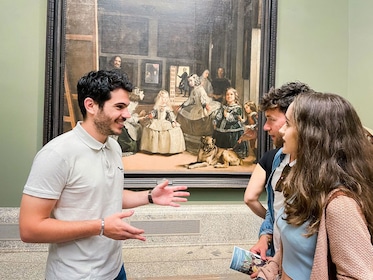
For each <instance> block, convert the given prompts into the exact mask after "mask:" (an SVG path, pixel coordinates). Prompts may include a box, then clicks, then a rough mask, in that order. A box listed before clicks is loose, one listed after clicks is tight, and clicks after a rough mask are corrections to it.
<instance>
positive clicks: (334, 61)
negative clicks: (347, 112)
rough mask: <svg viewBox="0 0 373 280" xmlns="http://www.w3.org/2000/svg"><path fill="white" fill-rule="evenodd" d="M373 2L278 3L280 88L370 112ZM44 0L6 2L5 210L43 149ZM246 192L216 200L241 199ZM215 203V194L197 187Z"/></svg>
mask: <svg viewBox="0 0 373 280" xmlns="http://www.w3.org/2000/svg"><path fill="white" fill-rule="evenodd" d="M372 9H373V2H372V1H367V0H328V1H325V0H312V1H310V0H279V12H278V20H279V21H278V47H277V73H276V75H277V81H276V84H277V85H281V84H282V83H285V82H288V81H292V80H301V81H304V82H307V83H308V84H309V85H310V86H312V87H313V88H315V89H316V90H319V91H329V92H335V93H339V94H341V95H343V96H345V97H346V98H348V99H349V100H350V101H351V102H352V103H353V104H354V105H355V107H356V108H357V110H358V112H359V114H360V116H361V118H362V120H363V123H364V124H365V125H367V126H369V127H371V128H373V119H372V118H371V117H370V115H371V109H370V106H371V105H370V102H369V101H371V100H372V90H373V84H372V83H370V81H371V75H370V73H371V71H370V66H371V64H372V63H371V61H373V52H372V51H371V50H372V49H373V34H372V32H370V31H371V28H372V27H373V22H372V21H373V19H372V17H371V16H370V14H369V13H370V11H372ZM46 11H47V1H46V0H32V1H14V0H2V1H1V2H0V38H2V39H1V43H0V50H1V52H0V90H1V96H2V98H3V102H1V103H0V114H1V115H0V131H1V140H0V141H1V142H0V143H1V145H0V155H1V163H0V164H1V166H0V207H16V206H18V205H19V202H20V197H21V194H22V190H23V185H24V183H25V181H26V179H27V175H28V172H29V170H30V166H31V163H32V159H33V157H34V155H35V153H36V152H37V151H38V150H39V149H40V148H41V146H42V125H43V94H44V57H45V30H46ZM242 193H243V192H242V191H237V190H236V191H232V192H231V193H229V195H228V196H227V194H226V193H221V192H220V191H218V192H215V193H214V195H213V197H215V198H216V199H219V197H220V198H221V199H222V200H223V199H224V198H226V197H227V198H228V200H229V201H235V200H236V201H237V202H240V201H242ZM195 194H196V200H197V201H203V200H209V199H211V197H212V194H213V193H212V192H210V191H206V190H199V191H196V192H195Z"/></svg>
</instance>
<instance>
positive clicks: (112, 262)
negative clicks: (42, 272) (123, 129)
mask: <svg viewBox="0 0 373 280" xmlns="http://www.w3.org/2000/svg"><path fill="white" fill-rule="evenodd" d="M123 185H124V176H123V165H122V152H121V149H120V146H119V144H118V143H117V142H116V141H115V140H114V139H112V138H111V137H108V139H107V141H106V143H104V144H102V143H100V142H98V141H97V140H95V139H94V138H93V137H92V136H90V135H89V134H88V133H87V132H86V131H85V130H84V129H83V127H82V126H81V125H80V123H78V124H77V126H76V127H75V128H74V129H73V130H72V131H69V132H67V133H64V134H62V135H60V136H58V137H56V138H55V139H53V140H51V141H50V142H49V143H47V144H46V145H45V146H44V147H43V148H42V149H41V150H40V151H39V152H38V154H37V155H36V157H35V159H34V162H33V165H32V168H31V171H30V175H29V177H28V180H27V182H26V185H25V188H24V191H23V192H24V193H25V194H28V195H31V196H35V197H40V198H46V199H56V200H58V201H57V204H56V206H55V209H54V210H53V212H52V215H53V216H54V217H55V218H56V219H57V220H65V221H80V220H94V219H100V218H103V217H107V216H109V215H112V214H114V213H118V212H121V211H122V191H123ZM122 263H123V261H122V242H121V241H116V240H112V239H110V238H107V237H105V236H93V237H89V238H83V239H79V240H74V241H70V242H64V243H58V244H50V246H49V255H48V260H47V268H46V279H69V280H71V279H114V278H115V277H116V276H117V275H118V273H119V271H120V268H121V265H122Z"/></svg>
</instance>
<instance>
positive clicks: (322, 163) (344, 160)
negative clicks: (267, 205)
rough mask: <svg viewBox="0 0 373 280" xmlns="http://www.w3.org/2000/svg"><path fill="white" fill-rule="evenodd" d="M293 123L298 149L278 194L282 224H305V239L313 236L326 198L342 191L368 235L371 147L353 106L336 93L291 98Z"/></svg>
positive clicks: (372, 211) (371, 225)
mask: <svg viewBox="0 0 373 280" xmlns="http://www.w3.org/2000/svg"><path fill="white" fill-rule="evenodd" d="M293 118H294V124H295V126H296V129H297V132H298V147H297V163H296V164H295V165H294V166H293V167H292V169H291V172H290V174H289V177H288V179H287V180H286V182H285V184H284V189H283V191H284V196H285V213H286V214H287V219H286V220H287V222H288V223H290V224H293V225H301V224H303V223H304V222H306V221H310V224H309V228H308V233H307V236H310V235H312V234H314V233H316V232H317V231H318V228H319V224H320V219H321V215H322V212H323V207H324V204H325V200H326V197H327V195H328V194H329V193H330V192H331V191H332V190H333V189H335V188H338V187H341V186H342V187H343V189H344V190H345V191H346V192H348V194H349V196H351V197H352V198H354V199H355V200H356V202H357V203H358V204H359V206H360V207H361V209H362V213H363V214H364V216H365V219H366V220H367V223H368V229H369V232H370V234H371V236H373V145H372V144H371V143H370V142H369V140H368V139H367V137H366V136H365V132H364V128H363V126H362V124H361V121H360V119H359V117H358V115H357V113H356V111H355V109H354V108H353V106H352V105H351V104H350V102H348V101H347V100H346V99H344V98H343V97H341V96H339V95H336V94H329V93H325V94H322V93H314V94H301V95H298V96H297V97H296V98H295V99H294V103H293ZM342 218H343V217H342ZM372 241H373V240H372Z"/></svg>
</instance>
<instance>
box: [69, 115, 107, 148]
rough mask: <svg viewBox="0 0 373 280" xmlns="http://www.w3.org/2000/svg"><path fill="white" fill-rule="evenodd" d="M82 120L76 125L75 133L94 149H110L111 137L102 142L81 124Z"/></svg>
mask: <svg viewBox="0 0 373 280" xmlns="http://www.w3.org/2000/svg"><path fill="white" fill-rule="evenodd" d="M81 123H82V122H81V121H79V122H78V123H77V124H76V126H75V127H74V129H73V131H74V133H75V134H76V135H77V136H78V137H79V138H80V139H81V140H82V141H83V143H85V144H86V145H87V146H88V147H90V148H91V149H93V150H97V151H99V150H102V149H104V148H107V149H110V142H109V141H108V140H109V137H108V138H107V139H106V141H105V143H101V142H100V141H97V140H96V139H95V138H93V137H92V136H91V135H90V134H89V133H88V132H87V131H86V130H85V129H84V128H83V127H82V125H81Z"/></svg>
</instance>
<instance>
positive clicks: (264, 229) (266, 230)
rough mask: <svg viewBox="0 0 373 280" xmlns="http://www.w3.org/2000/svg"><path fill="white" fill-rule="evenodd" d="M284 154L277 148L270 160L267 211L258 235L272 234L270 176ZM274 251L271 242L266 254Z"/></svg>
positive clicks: (272, 198)
mask: <svg viewBox="0 0 373 280" xmlns="http://www.w3.org/2000/svg"><path fill="white" fill-rule="evenodd" d="M284 156H285V154H283V153H282V148H281V149H280V150H278V152H277V153H276V155H275V157H274V158H273V162H272V173H271V175H270V176H269V178H268V180H267V184H266V192H267V205H268V208H267V212H266V216H265V218H264V221H263V223H262V225H261V226H260V229H259V236H262V235H263V234H273V224H274V222H275V217H274V215H275V214H274V210H273V202H274V199H275V197H274V196H275V195H274V192H273V188H272V184H271V181H272V176H273V173H274V171H275V169H276V168H277V167H278V166H279V165H280V163H281V161H282V160H283V159H284ZM274 253H275V250H274V247H273V242H272V243H271V246H270V248H268V251H267V255H269V256H273V255H274Z"/></svg>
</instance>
